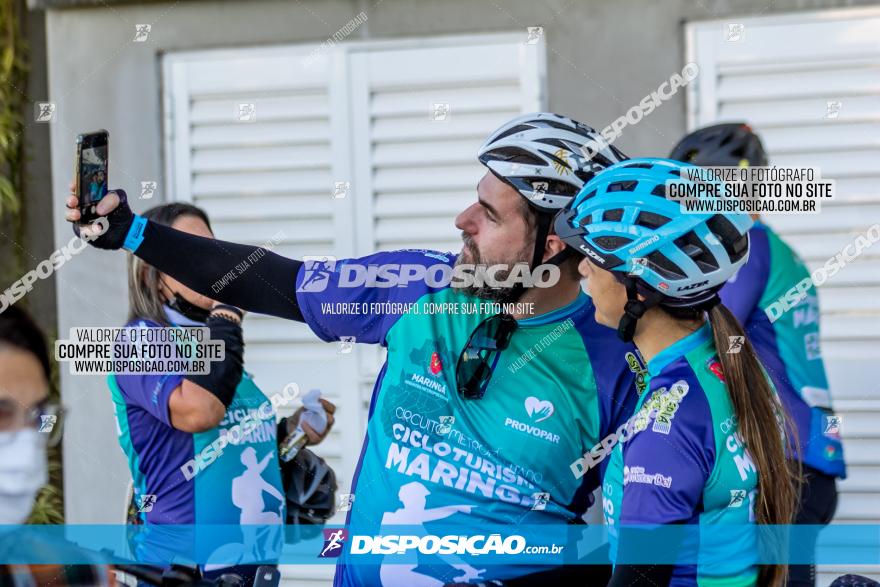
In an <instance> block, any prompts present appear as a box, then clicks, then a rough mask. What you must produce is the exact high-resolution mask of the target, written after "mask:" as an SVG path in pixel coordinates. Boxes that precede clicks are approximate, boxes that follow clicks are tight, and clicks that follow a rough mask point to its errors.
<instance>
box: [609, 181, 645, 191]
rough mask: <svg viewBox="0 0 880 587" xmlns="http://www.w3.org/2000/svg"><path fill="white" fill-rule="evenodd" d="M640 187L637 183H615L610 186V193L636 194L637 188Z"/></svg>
mask: <svg viewBox="0 0 880 587" xmlns="http://www.w3.org/2000/svg"><path fill="white" fill-rule="evenodd" d="M637 185H639V182H637V181H615V182H614V183H609V184H608V189H607V190H606V191H608V192H634V191H636V186H637Z"/></svg>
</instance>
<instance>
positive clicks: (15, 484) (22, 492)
mask: <svg viewBox="0 0 880 587" xmlns="http://www.w3.org/2000/svg"><path fill="white" fill-rule="evenodd" d="M47 479H48V474H47V472H46V442H45V437H44V436H43V435H42V434H40V433H39V432H37V431H36V430H34V429H33V428H24V429H22V430H17V431H15V432H0V524H22V523H24V522H25V520H27V517H28V516H29V515H30V513H31V510H32V509H33V507H34V498H35V497H36V496H37V493H38V492H39V491H40V488H42V487H43V485H45V484H46V481H47Z"/></svg>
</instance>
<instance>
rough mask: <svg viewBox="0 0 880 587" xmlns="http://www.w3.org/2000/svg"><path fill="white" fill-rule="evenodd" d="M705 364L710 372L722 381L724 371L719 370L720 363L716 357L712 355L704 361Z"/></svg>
mask: <svg viewBox="0 0 880 587" xmlns="http://www.w3.org/2000/svg"><path fill="white" fill-rule="evenodd" d="M706 366H707V367H708V368H709V371H711V372H712V374H713V375H715V377H717V378H718V379H720V380H721V382H722V383H724V371H722V370H721V363H720V362H719V361H718V359H717V358H716V357H712V358H711V359H709V361H708V362H707V363H706Z"/></svg>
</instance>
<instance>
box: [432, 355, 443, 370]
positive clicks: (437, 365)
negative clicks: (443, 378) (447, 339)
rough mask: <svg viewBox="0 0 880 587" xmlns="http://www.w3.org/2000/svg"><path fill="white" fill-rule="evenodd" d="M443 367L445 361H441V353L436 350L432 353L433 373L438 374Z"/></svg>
mask: <svg viewBox="0 0 880 587" xmlns="http://www.w3.org/2000/svg"><path fill="white" fill-rule="evenodd" d="M442 369H443V363H441V362H440V355H438V354H437V353H436V352H435V353H434V354H432V355H431V373H433V374H434V375H436V374H437V373H439V372H440V371H441V370H442Z"/></svg>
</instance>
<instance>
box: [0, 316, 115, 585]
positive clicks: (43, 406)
mask: <svg viewBox="0 0 880 587" xmlns="http://www.w3.org/2000/svg"><path fill="white" fill-rule="evenodd" d="M49 381H50V370H49V353H48V349H47V346H46V339H45V338H44V336H43V333H42V332H40V329H39V328H38V327H37V325H36V324H35V323H34V321H33V320H32V319H31V317H30V316H28V314H27V313H26V312H25V311H24V310H22V309H21V308H19V307H18V306H12V307H10V308H7V309H6V310H4V311H3V312H0V525H7V524H24V523H25V522H26V521H27V519H28V516H29V515H30V513H31V509H32V508H33V505H34V499H35V498H36V496H37V493H39V491H40V489H41V488H42V487H43V485H45V484H46V482H47V480H48V475H47V463H46V448H47V447H49V446H54V445H56V444H57V443H58V441H59V440H60V439H61V429H62V421H61V419H60V418H61V409H60V407H59V406H58V404H57V403H55V402H53V401H51V400H50V399H49ZM73 549H75V547H74V546H73V545H69V544H66V543H54V542H53V543H35V542H34V539H33V538H32V537H27V538H24V539H23V538H21V537H19V536H18V535H17V534H14V533H13V534H11V535H6V534H4V535H3V536H2V540H0V562H2V561H10V560H13V559H14V558H15V557H16V556H17V554H28V555H31V556H35V555H39V556H40V557H41V558H43V560H55V558H54V557H53V553H54V554H55V555H57V558H64V556H65V555H66V556H70V555H71V552H72V551H73ZM75 556H76V558H77V559H79V560H82V561H89V560H93V561H94V564H77V565H69V564H68V565H63V564H40V565H0V585H53V586H56V587H64V586H65V585H89V586H103V585H113V584H115V582H114V580H113V576H112V574H111V572H110V569H109V567H107V566H102V565H101V564H100V563H101V560H100V557H98V556H97V555H92V554H89V553H85V552H80V551H79V550H78V549H77V550H76V555H75Z"/></svg>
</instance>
